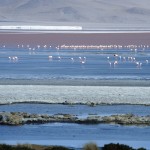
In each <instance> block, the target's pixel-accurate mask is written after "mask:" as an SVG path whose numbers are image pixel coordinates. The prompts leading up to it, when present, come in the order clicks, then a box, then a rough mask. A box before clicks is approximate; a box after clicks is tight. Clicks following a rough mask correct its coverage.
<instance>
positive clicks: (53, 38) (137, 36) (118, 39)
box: [0, 32, 150, 46]
mask: <svg viewBox="0 0 150 150" xmlns="http://www.w3.org/2000/svg"><path fill="white" fill-rule="evenodd" d="M0 44H1V45H2V44H5V45H16V44H29V45H38V44H39V45H44V44H48V45H52V46H56V45H63V44H66V45H100V44H104V45H110V44H112V45H114V44H116V45H131V44H133V45H149V44H150V33H35V32H34V33H32V32H28V33H25V32H20V33H18V32H16V33H3V32H1V33H0Z"/></svg>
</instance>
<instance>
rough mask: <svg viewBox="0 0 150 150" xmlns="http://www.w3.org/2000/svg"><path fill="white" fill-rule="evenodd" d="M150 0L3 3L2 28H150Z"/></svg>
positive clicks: (3, 0) (21, 0)
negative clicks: (42, 26)
mask: <svg viewBox="0 0 150 150" xmlns="http://www.w3.org/2000/svg"><path fill="white" fill-rule="evenodd" d="M149 6H150V0H126V1H123V0H0V25H4V24H16V23H17V24H18V23H20V24H42V25H44V24H57V25H58V24H78V25H80V24H81V25H82V24H83V25H85V26H86V25H87V26H88V24H93V25H95V26H97V27H99V25H102V26H110V27H116V26H133V27H134V26H135V27H137V26H140V27H142V26H148V27H149V25H150V7H149Z"/></svg>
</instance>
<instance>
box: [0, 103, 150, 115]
mask: <svg viewBox="0 0 150 150" xmlns="http://www.w3.org/2000/svg"><path fill="white" fill-rule="evenodd" d="M2 111H9V112H13V111H14V112H17V111H18V112H28V113H36V114H50V115H51V114H57V113H63V114H74V115H79V116H87V115H89V114H91V115H92V114H93V115H96V114H97V115H103V116H104V115H112V114H127V113H132V114H135V115H140V116H146V115H150V107H149V106H144V105H110V106H109V105H97V106H96V107H90V106H87V105H61V104H12V105H1V106H0V112H2Z"/></svg>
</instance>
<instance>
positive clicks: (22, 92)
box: [0, 85, 150, 105]
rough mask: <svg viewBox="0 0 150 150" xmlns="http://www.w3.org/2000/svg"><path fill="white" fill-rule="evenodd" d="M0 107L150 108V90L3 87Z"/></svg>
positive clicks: (39, 86)
mask: <svg viewBox="0 0 150 150" xmlns="http://www.w3.org/2000/svg"><path fill="white" fill-rule="evenodd" d="M0 91H1V92H0V104H11V103H18V102H39V103H40V102H42V103H69V104H70V103H71V104H90V103H95V104H142V105H150V92H149V91H150V87H140V86H139V87H137V86H134V87H130V86H57V85H55V86H54V85H0Z"/></svg>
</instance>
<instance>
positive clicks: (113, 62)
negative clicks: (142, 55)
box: [2, 44, 149, 68]
mask: <svg viewBox="0 0 150 150" xmlns="http://www.w3.org/2000/svg"><path fill="white" fill-rule="evenodd" d="M2 48H3V49H4V48H6V45H3V46H2ZM17 48H18V49H27V50H29V52H30V53H29V54H34V52H35V51H36V50H41V49H45V50H51V49H56V50H57V51H58V50H64V49H69V48H70V49H71V50H72V49H73V50H78V49H81V50H83V49H96V50H97V49H100V50H110V49H116V51H117V50H118V52H119V50H121V49H125V48H126V49H127V50H128V49H129V50H130V51H131V52H133V51H134V52H136V53H137V52H138V49H142V51H144V50H145V49H148V48H149V45H139V46H137V45H128V46H121V45H99V46H97V45H91V46H88V45H87V46H85V45H81V46H79V45H71V46H67V45H61V46H59V45H58V46H56V47H52V46H51V45H50V46H48V45H43V46H41V45H36V46H35V47H31V46H30V45H23V44H21V45H19V44H18V45H17ZM8 59H9V62H18V60H19V58H18V56H9V57H8ZM61 59H62V57H61V56H57V60H58V61H61ZM106 59H107V62H108V64H109V66H110V67H111V68H115V67H116V66H117V65H118V64H119V63H120V62H130V63H134V64H135V65H136V67H137V68H141V67H142V64H143V63H146V64H148V63H149V60H148V59H146V60H145V62H143V61H138V60H136V58H135V57H133V56H128V57H127V56H121V55H119V54H114V55H113V56H112V55H111V56H107V57H106ZM48 60H49V61H52V60H56V56H55V57H54V56H52V55H48ZM76 60H77V59H75V58H74V57H71V58H70V61H71V62H75V61H76ZM77 61H78V62H80V63H81V64H85V63H86V62H87V58H86V57H85V56H84V57H81V56H79V57H78V60H77Z"/></svg>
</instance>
